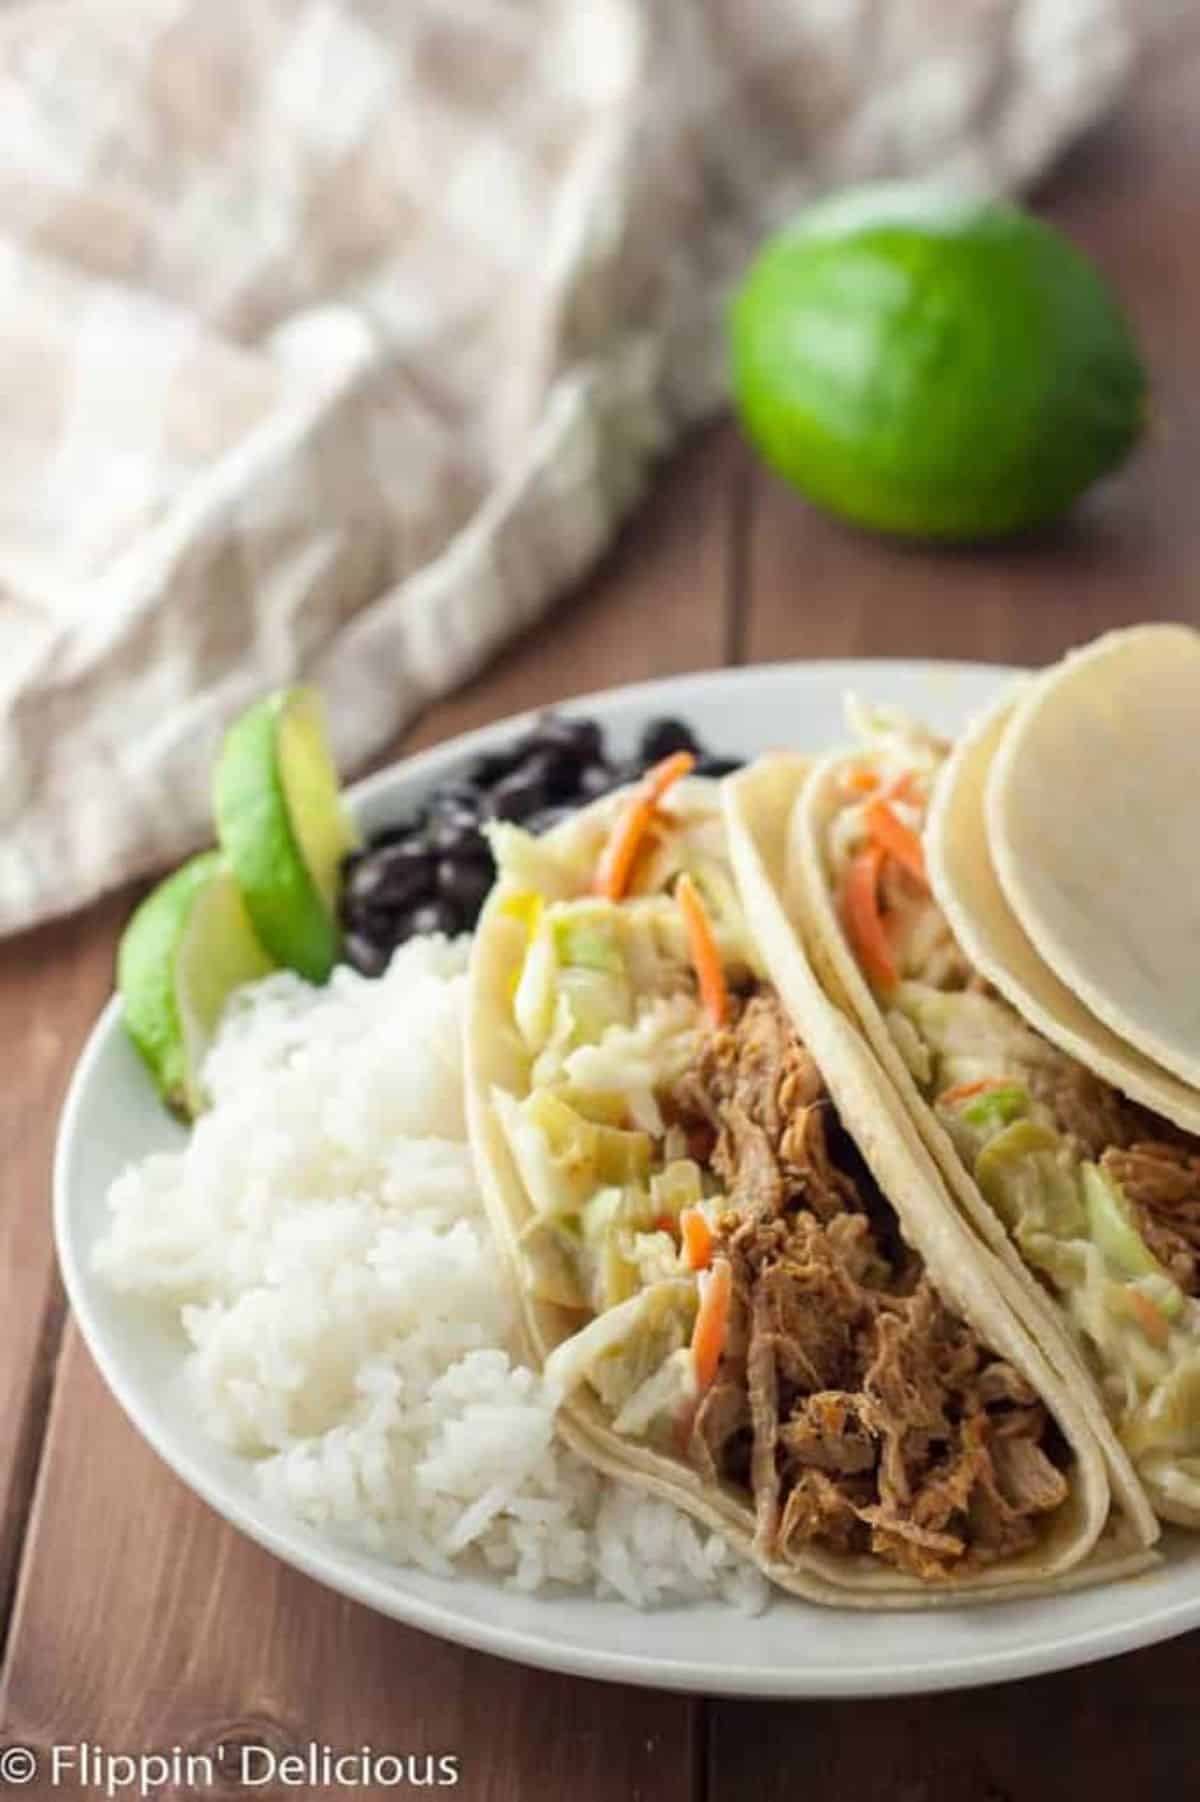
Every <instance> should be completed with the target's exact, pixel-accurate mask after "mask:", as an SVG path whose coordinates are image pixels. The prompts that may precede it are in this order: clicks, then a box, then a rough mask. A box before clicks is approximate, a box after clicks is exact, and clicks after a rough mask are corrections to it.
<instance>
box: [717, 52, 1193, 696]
mask: <svg viewBox="0 0 1200 1802" xmlns="http://www.w3.org/2000/svg"><path fill="white" fill-rule="evenodd" d="M1173 49H1174V52H1175V54H1174V56H1173V58H1172V59H1171V60H1170V61H1166V62H1164V63H1162V64H1159V65H1157V66H1156V69H1155V72H1154V76H1153V80H1152V81H1151V82H1149V83H1148V85H1147V86H1146V87H1145V88H1144V89H1139V90H1138V92H1137V93H1136V95H1135V96H1134V98H1133V100H1132V101H1131V103H1130V106H1129V108H1128V110H1127V112H1126V113H1125V114H1124V115H1123V116H1122V117H1121V118H1119V119H1118V120H1117V121H1115V122H1114V123H1113V124H1112V125H1111V126H1110V127H1109V128H1106V129H1105V130H1104V131H1103V132H1102V133H1099V134H1097V135H1096V136H1095V137H1093V138H1092V139H1091V140H1090V141H1089V142H1088V143H1087V144H1086V145H1083V146H1081V147H1080V149H1079V150H1077V151H1076V153H1075V154H1074V155H1073V156H1072V157H1071V158H1070V160H1069V161H1068V162H1067V163H1066V165H1065V166H1064V167H1063V168H1062V170H1061V171H1060V172H1059V174H1058V175H1057V177H1056V178H1055V180H1054V181H1053V183H1051V184H1050V185H1048V187H1047V188H1046V189H1045V191H1044V193H1043V194H1042V195H1041V196H1040V197H1039V198H1040V204H1041V207H1042V210H1043V211H1044V212H1045V214H1046V215H1047V217H1049V218H1051V219H1053V220H1055V221H1056V222H1057V223H1058V224H1060V225H1062V226H1063V227H1064V228H1065V229H1066V230H1067V231H1069V232H1070V233H1071V234H1072V236H1073V237H1074V238H1075V239H1076V240H1077V241H1078V242H1079V243H1080V244H1082V245H1083V246H1084V247H1085V248H1087V249H1089V250H1090V251H1091V253H1092V254H1093V256H1094V257H1095V259H1096V261H1097V262H1098V263H1099V264H1100V266H1101V268H1102V269H1103V270H1104V271H1105V273H1106V274H1107V275H1108V276H1109V277H1110V278H1111V279H1112V281H1113V282H1114V284H1115V286H1116V287H1117V289H1118V290H1119V291H1120V293H1121V294H1122V295H1123V297H1124V299H1125V301H1126V303H1127V305H1128V307H1129V310H1130V313H1131V314H1132V317H1133V321H1134V324H1135V327H1136V329H1137V332H1138V336H1139V338H1140V341H1141V343H1142V346H1143V348H1144V352H1145V355H1146V359H1147V361H1148V364H1149V367H1150V376H1151V384H1152V393H1153V406H1152V413H1151V419H1150V425H1149V430H1148V432H1147V435H1146V440H1145V442H1144V444H1143V445H1142V447H1141V448H1140V450H1139V451H1138V452H1137V454H1136V455H1135V457H1134V458H1133V460H1132V461H1131V463H1130V464H1129V465H1128V467H1127V468H1126V469H1125V470H1124V471H1122V472H1121V473H1119V474H1118V475H1116V476H1115V477H1113V478H1112V479H1111V480H1109V481H1108V482H1106V483H1104V484H1102V485H1101V486H1100V487H1099V488H1098V489H1097V490H1095V491H1094V492H1093V494H1092V495H1091V496H1089V497H1088V498H1087V500H1086V501H1085V503H1084V504H1083V506H1082V507H1081V508H1080V509H1079V510H1078V512H1077V513H1076V515H1075V516H1074V517H1073V518H1072V519H1071V520H1070V521H1069V522H1068V523H1067V524H1065V525H1063V526H1062V527H1060V528H1058V529H1056V530H1054V531H1052V532H1048V533H1045V534H1042V535H1040V536H1039V537H1037V538H1030V539H1027V540H1024V541H1022V542H1020V543H1017V544H1013V545H1010V546H994V547H991V548H989V549H988V550H986V551H978V550H961V551H960V550H936V549H925V548H921V547H916V546H914V547H904V546H902V545H897V544H895V543H890V542H887V541H885V540H882V539H876V538H871V537H868V536H866V535H863V534H857V533H853V532H851V531H849V530H847V529H845V528H843V527H841V526H839V525H836V524H835V523H834V522H832V521H830V520H828V519H825V518H823V517H822V516H821V515H819V514H817V513H816V512H814V511H813V510H812V509H811V508H810V507H808V506H807V504H806V503H805V502H804V501H802V500H801V499H800V498H799V497H798V496H797V495H795V494H794V493H793V492H792V491H790V490H789V489H787V488H785V487H784V486H783V484H782V483H780V482H778V481H776V480H775V479H774V478H773V477H771V476H769V475H767V474H766V473H765V472H764V473H761V474H760V475H758V476H757V477H756V479H755V484H754V491H753V498H752V523H751V542H750V550H749V580H750V596H751V605H750V610H749V617H748V621H747V625H746V640H745V651H746V656H747V658H748V660H749V661H751V662H756V661H758V660H760V659H761V660H764V661H765V660H770V659H773V658H780V657H831V656H836V657H840V656H906V657H907V656H915V657H920V656H941V657H967V658H980V659H982V660H984V661H990V662H1018V663H1020V662H1030V663H1041V662H1046V661H1049V660H1050V659H1051V658H1053V657H1055V656H1057V655H1058V654H1059V653H1060V652H1061V651H1063V650H1064V649H1065V648H1066V647H1067V646H1068V645H1071V644H1074V643H1078V642H1079V641H1080V640H1082V639H1085V638H1088V637H1090V636H1091V635H1092V634H1094V633H1096V632H1100V631H1103V630H1104V629H1105V628H1106V627H1109V626H1115V625H1123V624H1128V623H1132V622H1133V621H1136V620H1140V619H1156V618H1174V619H1185V620H1197V619H1200V584H1198V583H1197V580H1196V570H1197V567H1198V565H1200V506H1198V505H1197V504H1196V498H1195V484H1196V470H1197V468H1198V467H1200V334H1198V333H1197V331H1196V328H1195V321H1196V318H1197V317H1198V316H1200V181H1197V179H1196V171H1197V169H1200V107H1197V104H1196V94H1197V90H1198V86H1200V26H1198V25H1193V27H1192V29H1191V31H1190V32H1189V33H1188V34H1187V36H1186V39H1182V38H1180V37H1178V36H1177V39H1176V42H1175V43H1174V45H1173Z"/></svg>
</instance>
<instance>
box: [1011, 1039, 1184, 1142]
mask: <svg viewBox="0 0 1200 1802" xmlns="http://www.w3.org/2000/svg"><path fill="white" fill-rule="evenodd" d="M1029 1088H1030V1092H1031V1093H1032V1095H1033V1096H1034V1099H1035V1100H1037V1101H1041V1102H1044V1103H1045V1105H1046V1106H1047V1107H1048V1108H1049V1110H1050V1112H1051V1114H1052V1115H1053V1117H1054V1124H1055V1126H1056V1127H1057V1128H1058V1130H1059V1132H1060V1133H1065V1134H1066V1135H1067V1136H1068V1137H1069V1138H1072V1139H1074V1141H1075V1143H1076V1145H1077V1146H1078V1148H1079V1151H1080V1154H1081V1156H1083V1157H1085V1158H1092V1159H1096V1158H1099V1157H1100V1155H1101V1153H1102V1152H1104V1151H1106V1150H1107V1149H1108V1148H1109V1147H1110V1146H1119V1147H1121V1148H1122V1149H1124V1148H1126V1147H1128V1146H1130V1145H1132V1144H1134V1143H1135V1142H1136V1141H1137V1140H1138V1139H1150V1138H1154V1137H1156V1136H1157V1133H1156V1129H1157V1128H1159V1127H1160V1126H1161V1124H1162V1122H1160V1121H1159V1120H1158V1119H1157V1117H1156V1116H1155V1115H1154V1114H1151V1113H1149V1112H1147V1110H1146V1109H1145V1108H1143V1107H1139V1106H1138V1104H1137V1103H1136V1102H1135V1101H1129V1100H1128V1099H1127V1098H1126V1097H1125V1096H1124V1095H1122V1094H1121V1093H1120V1091H1119V1090H1118V1089H1114V1088H1112V1087H1110V1085H1109V1084H1108V1083H1106V1082H1102V1081H1101V1079H1100V1077H1098V1076H1094V1075H1093V1074H1092V1072H1091V1071H1090V1070H1088V1069H1085V1068H1084V1066H1083V1065H1082V1064H1077V1063H1076V1062H1075V1060H1074V1058H1070V1057H1067V1056H1065V1055H1063V1054H1057V1055H1055V1056H1053V1057H1051V1058H1049V1059H1048V1060H1047V1061H1046V1063H1045V1064H1043V1065H1041V1066H1040V1067H1039V1068H1037V1069H1036V1070H1034V1071H1032V1072H1031V1074H1030V1078H1029ZM1168 1130H1170V1129H1168Z"/></svg>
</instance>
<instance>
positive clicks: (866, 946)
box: [842, 845, 899, 989]
mask: <svg viewBox="0 0 1200 1802" xmlns="http://www.w3.org/2000/svg"><path fill="white" fill-rule="evenodd" d="M882 863H883V851H882V849H881V847H880V846H879V845H868V846H867V848H866V849H865V850H864V851H859V852H857V853H856V855H855V856H854V857H852V858H851V859H850V863H849V865H848V867H847V870H846V879H845V885H844V887H843V889H842V918H843V921H844V923H845V927H846V931H847V932H848V933H849V935H850V940H851V943H852V944H853V946H854V952H855V956H856V957H857V958H858V961H859V963H860V964H861V965H862V967H863V971H864V973H865V975H866V976H867V978H868V980H869V981H871V982H873V983H875V984H876V985H877V987H879V988H884V989H891V988H894V987H895V986H896V983H897V981H898V980H899V977H898V974H897V971H896V965H895V961H894V959H893V957H892V950H891V946H890V945H889V943H888V937H887V933H886V931H885V930H884V925H883V921H882V919H881V918H880V914H879V892H878V891H879V871H880V867H881V865H882Z"/></svg>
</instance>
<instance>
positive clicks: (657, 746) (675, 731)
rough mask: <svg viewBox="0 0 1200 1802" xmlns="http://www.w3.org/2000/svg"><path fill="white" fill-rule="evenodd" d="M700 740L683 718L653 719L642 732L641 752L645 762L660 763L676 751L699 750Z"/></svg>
mask: <svg viewBox="0 0 1200 1802" xmlns="http://www.w3.org/2000/svg"><path fill="white" fill-rule="evenodd" d="M699 749H700V744H699V740H698V739H697V738H696V735H695V733H694V732H693V731H692V729H691V727H690V726H688V725H685V723H684V722H683V720H672V719H658V720H651V721H650V724H649V725H648V726H647V727H646V729H645V731H644V732H643V733H642V738H641V743H640V745H639V746H638V750H639V753H640V755H641V757H642V761H643V762H644V763H648V764H650V763H660V762H661V761H662V759H663V758H664V757H670V756H671V755H672V753H673V752H675V751H698V750H699Z"/></svg>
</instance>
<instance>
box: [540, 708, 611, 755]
mask: <svg viewBox="0 0 1200 1802" xmlns="http://www.w3.org/2000/svg"><path fill="white" fill-rule="evenodd" d="M537 736H538V738H539V740H540V741H541V743H542V744H544V745H546V746H548V747H550V748H552V749H553V750H556V751H561V752H565V753H566V755H567V756H568V757H569V758H570V759H571V761H572V762H573V763H576V764H584V763H593V762H595V761H596V759H597V758H599V757H602V756H603V754H604V733H603V731H602V730H601V727H600V725H599V724H598V722H597V721H596V720H587V719H568V718H567V717H566V716H565V715H564V714H561V713H547V714H544V715H543V717H542V718H541V720H540V721H539V722H538V727H537Z"/></svg>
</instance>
